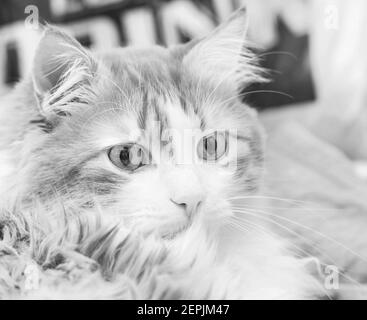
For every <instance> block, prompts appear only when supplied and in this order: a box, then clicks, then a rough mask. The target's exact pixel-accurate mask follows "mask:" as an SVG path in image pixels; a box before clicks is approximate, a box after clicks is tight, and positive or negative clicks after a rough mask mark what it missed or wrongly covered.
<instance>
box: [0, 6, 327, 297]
mask: <svg viewBox="0 0 367 320" xmlns="http://www.w3.org/2000/svg"><path fill="white" fill-rule="evenodd" d="M246 24H247V17H246V10H245V9H240V10H238V11H237V12H236V13H234V14H233V15H232V16H231V17H230V19H229V20H228V21H227V22H225V23H224V24H222V25H221V26H219V27H218V28H217V29H215V30H214V31H213V32H212V33H211V34H209V35H208V36H207V37H205V38H203V39H200V40H194V41H191V42H190V43H188V44H185V45H179V46H174V47H171V48H163V47H158V46H157V47H152V48H147V49H137V48H121V49H116V50H113V51H110V52H106V53H92V52H90V51H88V50H87V49H85V48H83V47H82V46H81V45H80V44H79V43H78V42H77V41H76V40H75V39H73V38H72V37H71V36H69V35H67V34H65V33H64V32H62V31H60V30H59V29H56V28H54V27H50V26H48V27H46V29H45V32H44V34H43V36H42V38H41V40H40V43H39V46H38V49H37V51H36V54H35V58H34V64H33V68H32V72H31V74H30V75H29V76H28V77H26V78H25V79H24V80H23V81H22V82H21V83H20V84H19V85H18V86H17V87H16V88H15V89H14V92H13V93H12V94H11V95H10V96H9V97H7V98H6V99H5V100H3V101H2V105H1V108H0V130H1V131H0V150H1V161H2V167H3V168H5V167H6V168H7V169H6V170H5V169H4V170H3V171H4V172H3V173H2V177H1V182H0V184H1V185H0V191H1V197H2V206H3V207H7V208H11V210H13V211H22V210H23V211H26V210H31V209H32V207H34V206H35V203H40V204H42V206H43V208H44V210H43V211H42V212H43V213H42V214H43V215H44V216H46V217H47V220H48V222H49V223H50V224H51V225H53V228H54V230H57V224H58V222H57V221H60V219H64V218H65V215H61V214H60V215H58V212H60V210H58V208H60V206H61V207H62V211H63V212H68V211H72V212H74V213H75V212H78V211H80V212H82V211H83V212H88V211H90V212H94V211H95V210H100V212H101V216H102V219H111V220H114V221H115V220H116V219H117V220H118V221H121V223H122V225H123V227H124V228H125V229H128V230H130V231H131V232H136V234H139V235H141V236H142V237H143V238H144V237H145V238H146V239H154V241H157V242H158V243H159V244H160V245H163V246H164V247H165V248H166V250H168V252H169V255H170V259H171V262H172V265H173V266H175V265H177V270H178V269H179V267H178V266H179V265H185V264H186V265H192V268H191V269H190V272H188V273H187V274H186V275H185V277H184V279H183V280H182V281H181V282H182V286H184V287H185V288H186V291H187V292H189V293H188V294H187V295H186V297H189V298H196V299H201V298H204V297H206V298H207V297H210V298H217V299H220V298H226V299H313V298H317V297H320V296H322V294H323V292H322V290H321V289H320V284H319V283H318V281H317V279H316V278H315V277H314V276H313V275H312V274H311V272H310V271H309V270H308V267H307V263H306V261H304V260H301V259H298V258H296V257H294V256H293V255H292V253H291V252H290V251H289V250H288V248H287V242H286V241H284V240H283V239H281V238H279V237H278V236H276V235H275V234H273V233H271V231H270V230H268V229H267V226H266V225H264V224H263V223H262V222H261V221H256V224H255V225H256V226H259V225H261V226H262V227H263V228H264V229H263V230H264V233H265V235H263V236H259V232H255V231H254V230H245V229H244V228H243V227H241V223H240V220H241V217H240V216H239V214H238V208H240V207H241V204H242V203H243V202H245V201H246V199H247V198H250V196H251V195H254V194H256V192H259V190H260V188H261V179H262V171H263V162H264V161H263V160H264V148H265V147H264V133H263V130H262V128H261V125H260V124H259V122H258V120H257V115H256V112H255V111H253V110H252V109H251V108H250V107H249V106H246V105H244V104H243V103H242V102H241V101H240V100H241V99H240V98H239V95H238V90H239V88H241V87H243V86H245V85H247V84H250V83H253V82H256V81H260V80H261V79H262V75H261V70H260V69H259V68H258V67H257V66H256V58H255V57H254V56H253V55H252V53H251V52H250V50H248V49H247V48H246V40H245V29H246ZM187 132H189V138H185V139H184V138H183V137H186V133H187ZM187 159H188V160H187ZM70 219H71V218H70ZM253 219H254V218H253ZM51 230H52V228H51ZM50 233H52V231H50ZM149 241H153V240H149ZM145 244H146V245H147V246H149V243H147V242H145ZM137 254H139V253H137ZM209 287H211V288H212V289H211V291H210V290H209V289H208V288H209ZM208 290H209V291H210V292H211V294H210V295H208Z"/></svg>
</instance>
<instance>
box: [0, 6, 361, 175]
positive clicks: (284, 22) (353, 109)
mask: <svg viewBox="0 0 367 320" xmlns="http://www.w3.org/2000/svg"><path fill="white" fill-rule="evenodd" d="M244 5H245V6H247V8H248V13H249V18H250V25H249V35H248V37H249V41H251V43H253V44H254V45H255V47H256V49H255V50H256V51H257V53H258V55H259V57H260V63H261V64H262V66H264V67H265V68H266V69H267V70H269V77H270V78H271V79H272V81H271V82H270V83H267V84H262V85H257V84H255V85H253V86H251V87H250V88H246V89H244V93H245V94H244V99H245V101H246V102H249V103H251V105H253V106H254V107H256V108H257V109H258V110H259V111H261V117H262V118H263V121H264V123H265V124H266V126H267V127H268V130H269V132H271V130H272V128H273V127H274V126H279V123H282V121H283V120H284V119H286V120H289V119H291V120H292V121H296V122H298V123H301V124H302V125H303V126H305V127H306V128H307V130H310V132H312V133H313V134H315V135H316V136H317V137H319V138H320V139H322V140H323V141H327V142H328V143H330V144H332V145H334V146H336V147H337V148H338V149H339V150H341V151H342V152H343V153H344V154H345V155H346V156H347V157H348V158H349V159H352V160H353V161H355V162H356V163H358V170H359V172H360V174H362V175H366V172H365V169H363V168H364V167H363V165H361V166H359V164H363V161H364V160H365V159H367V43H366V41H365V36H366V32H367V2H366V1H364V0H353V1H348V2H347V1H343V0H202V1H199V0H98V1H97V0H52V1H50V0H2V1H1V3H0V97H1V96H2V95H4V94H6V93H7V92H9V90H10V89H11V88H12V87H13V86H14V84H15V83H16V82H17V81H19V79H21V78H22V76H23V75H24V74H26V73H27V72H28V70H29V68H30V65H31V62H32V53H33V52H34V50H35V47H36V45H37V39H38V38H39V35H40V28H39V24H38V23H44V22H48V23H51V24H56V25H59V26H61V27H63V28H65V29H66V30H67V31H68V32H69V33H71V34H72V35H74V36H75V37H76V38H77V39H78V40H79V41H80V42H81V43H82V44H83V45H84V46H86V47H89V48H91V49H94V50H106V49H108V48H112V47H116V46H126V45H134V46H148V45H152V44H156V43H157V44H162V45H173V44H177V43H182V42H187V41H189V40H190V39H192V38H196V37H202V36H204V35H206V34H207V33H208V32H210V30H212V29H213V28H214V27H215V26H216V25H218V24H219V23H221V22H222V21H224V20H226V19H227V18H228V16H230V14H231V13H232V12H233V11H234V10H236V9H237V8H239V7H241V6H244Z"/></svg>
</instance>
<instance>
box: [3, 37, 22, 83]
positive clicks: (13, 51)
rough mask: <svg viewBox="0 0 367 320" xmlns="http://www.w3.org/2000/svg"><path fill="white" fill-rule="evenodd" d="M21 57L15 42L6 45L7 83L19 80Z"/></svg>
mask: <svg viewBox="0 0 367 320" xmlns="http://www.w3.org/2000/svg"><path fill="white" fill-rule="evenodd" d="M19 77H20V73H19V59H18V51H17V45H16V43H15V42H9V43H8V44H7V46H6V70H5V83H6V84H13V83H15V82H16V81H18V80H19Z"/></svg>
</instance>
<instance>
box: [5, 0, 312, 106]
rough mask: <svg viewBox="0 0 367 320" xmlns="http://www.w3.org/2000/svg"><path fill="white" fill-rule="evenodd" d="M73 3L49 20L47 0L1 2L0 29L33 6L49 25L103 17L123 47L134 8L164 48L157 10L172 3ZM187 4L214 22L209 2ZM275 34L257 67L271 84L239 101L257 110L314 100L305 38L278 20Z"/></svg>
mask: <svg viewBox="0 0 367 320" xmlns="http://www.w3.org/2000/svg"><path fill="white" fill-rule="evenodd" d="M74 1H75V2H78V3H80V6H81V8H83V10H80V11H78V12H72V13H67V14H64V15H62V16H57V17H56V16H53V15H52V13H51V11H50V0H11V1H10V0H2V1H1V4H0V7H1V12H0V26H1V24H5V23H9V22H13V21H19V20H23V19H24V8H25V6H27V5H28V4H34V5H37V7H38V9H39V13H40V18H41V21H42V20H43V19H45V20H46V21H48V22H50V23H68V22H77V21H81V20H84V19H89V18H93V17H98V16H107V17H109V18H110V19H111V21H113V22H114V23H115V25H116V28H117V30H118V32H119V34H120V41H121V44H122V45H123V44H124V43H125V42H126V40H125V34H124V30H123V24H122V23H121V15H122V13H123V12H126V11H128V10H131V9H134V8H137V7H148V8H150V10H152V12H153V16H154V20H155V27H156V30H157V40H158V42H159V43H160V44H164V41H163V36H162V28H161V21H160V20H159V14H158V13H159V9H160V7H161V6H162V5H163V4H164V3H166V2H172V1H174V0H124V1H117V2H115V3H111V4H103V3H101V5H100V6H94V7H92V8H89V7H88V6H87V5H86V3H84V1H82V0H74ZM191 1H192V2H194V3H195V5H196V6H197V7H198V8H199V9H200V10H205V11H206V12H213V15H212V19H213V20H214V21H216V17H215V15H214V8H213V5H212V2H211V0H203V1H199V0H191ZM234 2H235V1H234ZM234 7H235V5H234ZM278 32H279V39H280V40H279V43H278V44H277V45H276V46H274V47H273V48H271V49H269V50H267V51H266V52H260V53H259V55H260V57H261V59H262V61H261V65H262V66H263V67H264V68H266V69H268V70H271V71H273V72H271V74H270V78H271V79H272V82H271V83H267V84H256V85H252V86H250V87H249V88H247V89H246V90H245V91H244V92H243V94H244V97H243V99H244V100H245V101H247V102H249V103H251V104H252V105H253V106H254V107H256V108H257V109H259V110H263V109H266V108H270V107H278V106H282V105H287V104H290V103H297V102H304V101H310V100H314V99H315V92H314V87H313V82H312V78H311V72H310V67H309V63H308V37H307V36H304V37H299V38H297V37H296V36H295V35H293V34H292V32H291V31H290V30H289V29H288V28H287V26H286V25H285V24H284V23H283V22H282V20H280V19H279V21H278ZM78 40H79V41H80V42H81V43H82V44H83V45H84V46H86V47H90V46H91V44H92V43H91V39H90V37H89V36H88V35H86V36H83V37H80V38H79V39H78ZM181 40H182V41H183V42H186V41H189V40H190V39H189V38H188V37H187V36H186V35H185V34H184V33H182V34H181ZM7 55H8V64H7V76H6V79H7V83H9V84H11V83H14V82H16V81H17V80H18V79H19V70H18V65H17V60H18V57H17V51H16V48H14V45H13V46H12V45H10V46H9V48H8V54H7ZM253 91H255V92H253ZM250 92H253V93H250ZM271 92H280V93H271ZM289 96H292V97H293V98H291V97H289Z"/></svg>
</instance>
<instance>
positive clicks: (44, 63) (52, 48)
mask: <svg viewBox="0 0 367 320" xmlns="http://www.w3.org/2000/svg"><path fill="white" fill-rule="evenodd" d="M95 71H96V62H95V61H94V59H93V57H92V55H91V54H90V53H89V52H88V51H87V50H86V49H84V48H83V47H82V46H81V45H80V44H79V42H77V41H76V40H75V39H74V38H72V37H71V36H69V35H68V34H66V33H65V32H63V31H61V30H59V29H57V28H55V27H50V26H47V27H46V29H45V31H44V34H43V36H42V38H41V40H40V42H39V44H38V48H37V50H36V53H35V58H34V61H33V67H32V80H33V81H32V82H33V88H34V93H35V96H36V99H37V103H38V107H39V110H40V113H41V114H42V115H43V116H44V117H46V118H48V117H50V116H55V115H57V116H63V115H66V114H71V113H72V111H73V110H72V109H73V108H75V105H76V104H80V103H85V102H86V101H84V100H85V98H86V97H87V94H86V93H87V92H88V91H89V90H88V86H90V81H91V79H92V78H93V74H94V73H95Z"/></svg>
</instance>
